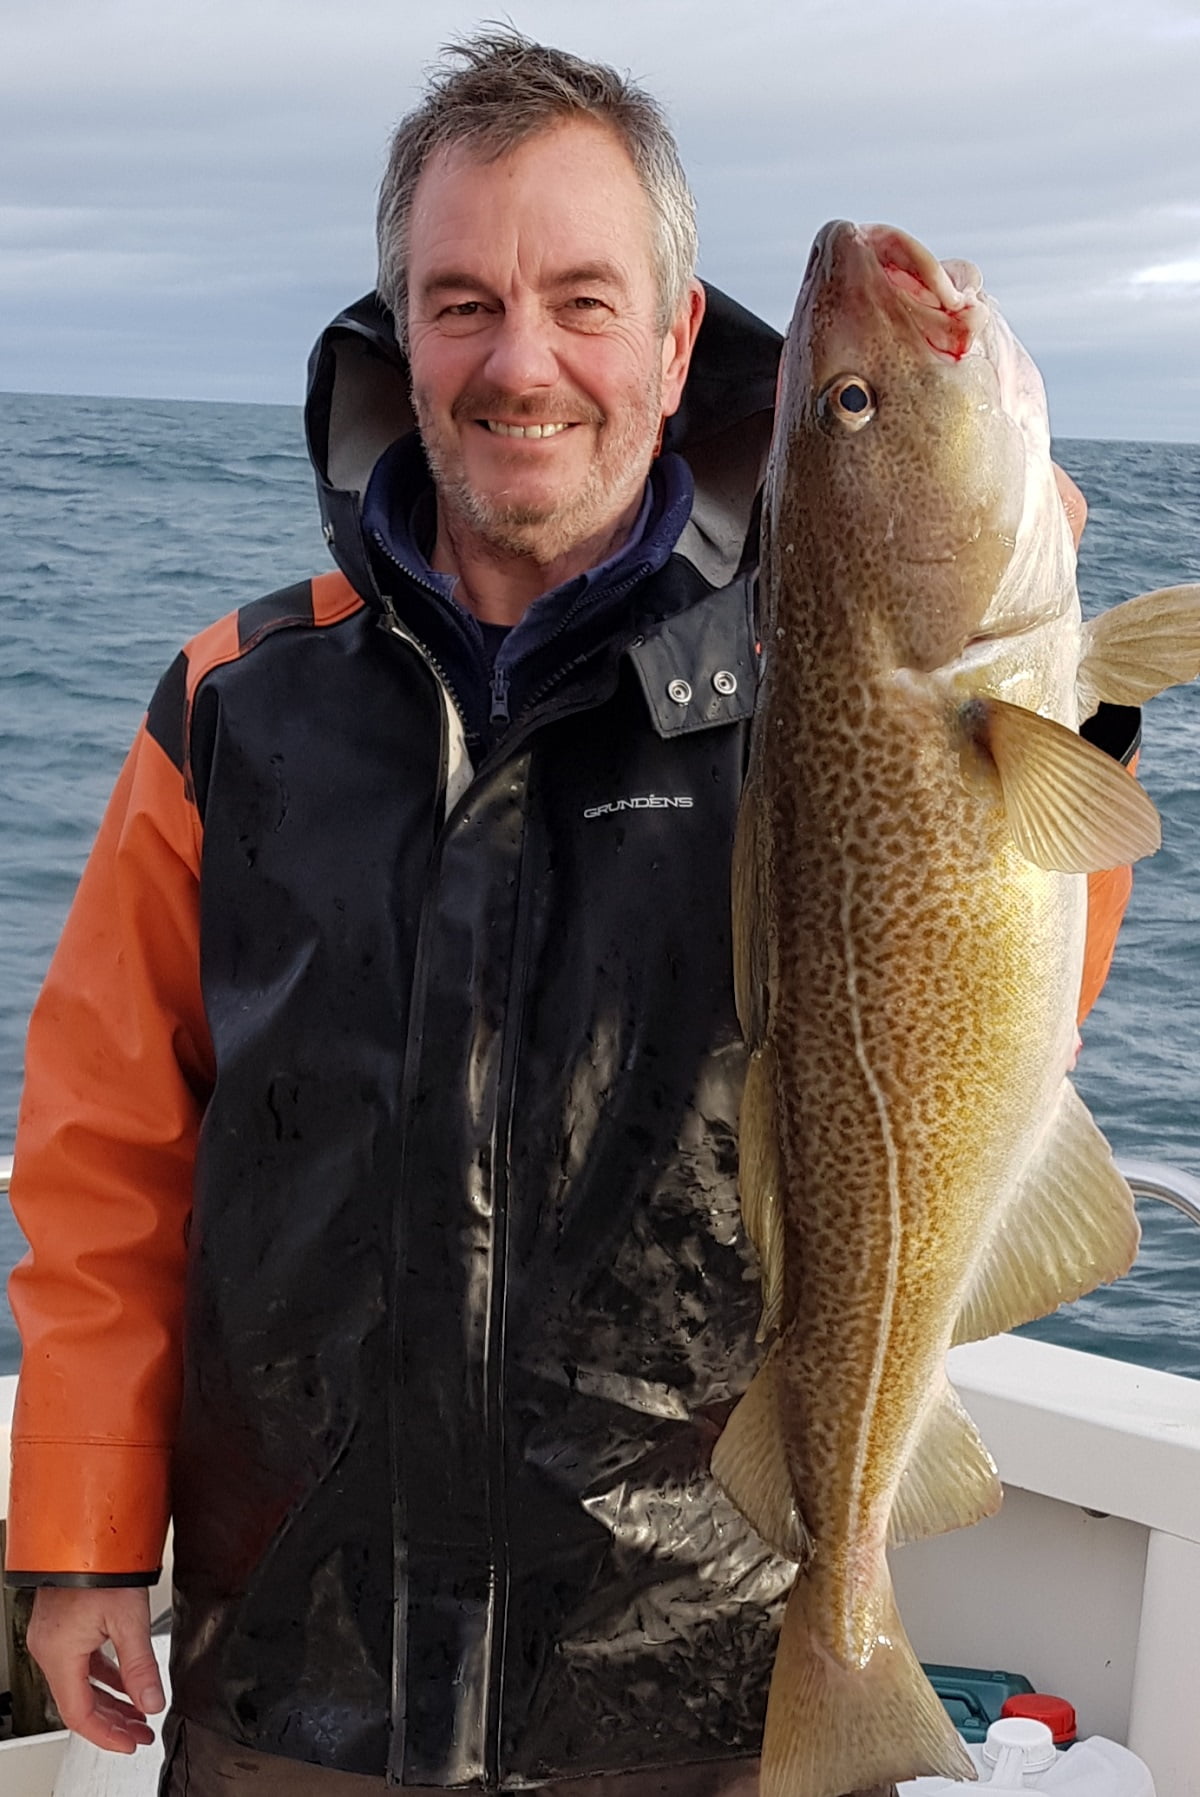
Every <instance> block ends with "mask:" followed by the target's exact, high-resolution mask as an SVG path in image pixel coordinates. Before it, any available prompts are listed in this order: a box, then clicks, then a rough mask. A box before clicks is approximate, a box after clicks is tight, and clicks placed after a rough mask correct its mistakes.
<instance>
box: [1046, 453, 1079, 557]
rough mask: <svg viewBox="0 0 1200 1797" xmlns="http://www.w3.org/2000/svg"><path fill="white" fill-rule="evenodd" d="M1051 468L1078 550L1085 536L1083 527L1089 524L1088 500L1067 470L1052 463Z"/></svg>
mask: <svg viewBox="0 0 1200 1797" xmlns="http://www.w3.org/2000/svg"><path fill="white" fill-rule="evenodd" d="M1050 466H1051V467H1052V468H1053V470H1054V484H1055V486H1056V487H1057V488H1058V496H1059V498H1060V499H1061V500H1062V502H1063V511H1064V512H1065V513H1066V514H1067V524H1068V525H1069V527H1070V531H1071V535H1072V537H1073V538H1074V541H1075V547H1076V549H1078V547H1079V539H1080V537H1081V536H1082V535H1083V527H1084V525H1085V524H1086V523H1087V500H1086V499H1085V498H1084V497H1083V494H1082V493H1081V492H1080V491H1079V488H1078V487H1077V486H1076V485H1075V482H1074V481H1073V480H1072V479H1071V476H1070V475H1069V474H1068V473H1067V471H1066V469H1065V468H1060V467H1059V465H1058V463H1057V462H1051V464H1050Z"/></svg>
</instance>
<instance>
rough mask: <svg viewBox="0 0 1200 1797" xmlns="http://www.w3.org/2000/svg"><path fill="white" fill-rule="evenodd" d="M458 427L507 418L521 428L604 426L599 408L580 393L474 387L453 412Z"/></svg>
mask: <svg viewBox="0 0 1200 1797" xmlns="http://www.w3.org/2000/svg"><path fill="white" fill-rule="evenodd" d="M450 416H451V417H452V418H453V419H454V421H455V423H456V424H462V423H470V422H471V421H472V420H473V419H476V418H504V419H507V420H508V421H509V422H511V423H519V424H557V423H560V422H561V421H563V420H564V419H569V420H570V422H571V423H572V424H603V423H604V414H603V412H602V411H601V410H600V408H599V406H596V405H593V404H592V402H591V401H590V400H587V399H584V398H582V397H581V395H579V394H578V393H570V392H563V393H529V394H525V395H521V396H518V395H515V394H512V393H503V392H501V391H500V389H499V388H497V387H471V388H469V389H468V390H467V392H465V393H460V394H459V396H458V398H457V399H456V400H455V401H454V404H453V405H452V406H451V408H450Z"/></svg>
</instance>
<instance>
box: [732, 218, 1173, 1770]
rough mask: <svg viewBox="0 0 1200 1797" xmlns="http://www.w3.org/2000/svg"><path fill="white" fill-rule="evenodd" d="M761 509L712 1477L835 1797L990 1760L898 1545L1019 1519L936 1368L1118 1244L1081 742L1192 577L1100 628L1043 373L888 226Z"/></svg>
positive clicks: (798, 318)
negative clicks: (1061, 490) (770, 1585)
mask: <svg viewBox="0 0 1200 1797" xmlns="http://www.w3.org/2000/svg"><path fill="white" fill-rule="evenodd" d="M764 530H765V540H764V553H763V563H762V599H761V613H760V629H761V637H762V647H763V652H764V673H763V683H762V688H761V692H760V698H759V705H758V710H757V713H756V718H755V724H754V733H753V747H752V755H751V766H750V772H749V778H748V784H747V787H746V793H745V798H744V801H743V808H742V811H741V814H740V817H739V823H738V841H737V846H736V853H735V867H734V890H735V897H734V905H735V942H736V955H737V965H736V980H737V997H738V1010H739V1015H740V1018H741V1022H742V1027H743V1029H744V1031H745V1034H746V1038H747V1041H748V1043H749V1046H750V1048H751V1050H752V1054H751V1065H750V1073H749V1078H748V1082H747V1087H746V1095H745V1100H744V1105H743V1110H742V1121H741V1156H742V1207H743V1213H744V1216H745V1221H746V1225H747V1228H748V1230H749V1233H750V1235H751V1237H752V1238H753V1240H754V1242H755V1244H756V1246H757V1248H758V1251H759V1255H760V1259H761V1263H762V1279H763V1324H762V1339H763V1340H764V1343H765V1344H767V1345H766V1352H765V1358H764V1362H763V1364H762V1366H761V1368H760V1370H759V1372H758V1374H757V1376H756V1377H755V1379H754V1381H753V1383H752V1384H751V1386H750V1388H749V1390H748V1391H747V1393H746V1394H745V1396H744V1397H743V1399H742V1400H741V1402H740V1404H739V1405H738V1407H737V1409H736V1410H735V1411H734V1413H733V1415H732V1416H731V1418H730V1420H729V1423H728V1425H727V1427H726V1429H725V1431H724V1433H723V1435H722V1437H721V1439H720V1440H719V1442H718V1444H717V1447H716V1450H715V1453H714V1458H713V1469H714V1472H715V1473H716V1475H717V1477H718V1479H719V1480H720V1482H721V1483H722V1484H723V1486H724V1487H725V1489H726V1491H727V1492H728V1493H729V1495H730V1497H731V1498H732V1499H733V1501H734V1502H735V1503H736V1504H737V1505H738V1507H739V1508H740V1509H741V1510H742V1511H743V1513H744V1514H745V1515H746V1516H747V1518H748V1519H749V1520H750V1521H751V1522H752V1523H753V1525H754V1526H755V1528H756V1529H757V1530H758V1531H759V1533H760V1534H761V1535H762V1536H763V1537H764V1539H765V1540H766V1541H768V1542H769V1543H771V1544H772V1545H773V1546H774V1547H776V1548H777V1549H778V1550H779V1551H780V1552H782V1553H783V1554H785V1555H787V1556H789V1557H790V1558H792V1559H794V1560H796V1561H797V1562H798V1574H797V1580H796V1584H795V1587H794V1590H793V1592H792V1595H791V1597H790V1599H789V1601H788V1605H787V1610H786V1615H785V1619H784V1623H783V1631H782V1635H781V1639H780V1645H779V1650H778V1656H777V1659H776V1664H775V1671H774V1677H773V1681H772V1685H771V1693H770V1700H769V1705H768V1712H767V1723H766V1732H765V1738H764V1743H763V1771H762V1780H763V1794H764V1797H842V1794H843V1793H846V1792H851V1791H854V1790H857V1789H859V1788H860V1787H865V1786H870V1785H874V1784H876V1783H879V1782H886V1781H888V1780H891V1779H896V1780H900V1779H904V1778H910V1777H915V1776H917V1775H922V1774H930V1775H932V1774H938V1775H941V1776H943V1777H952V1778H972V1777H974V1772H973V1770H972V1767H971V1762H970V1760H969V1759H968V1757H967V1755H966V1753H965V1752H964V1750H963V1748H962V1745H961V1743H960V1741H959V1739H958V1737H957V1735H956V1734H955V1732H954V1730H953V1728H952V1726H951V1724H950V1722H949V1720H948V1718H947V1716H946V1713H945V1711H944V1709H943V1708H942V1705H941V1704H940V1702H939V1701H938V1698H937V1696H936V1694H935V1693H934V1691H933V1690H932V1688H931V1687H930V1685H929V1683H928V1682H927V1680H926V1679H925V1676H924V1674H923V1673H922V1671H921V1669H920V1666H919V1664H918V1662H917V1660H916V1657H915V1655H914V1653H913V1651H912V1648H911V1647H910V1645H909V1642H908V1640H907V1638H906V1636H905V1633H904V1628H903V1626H902V1624H901V1621H900V1618H899V1616H898V1614H897V1611H896V1606H895V1600H894V1597H893V1592H892V1586H891V1580H890V1576H889V1571H888V1564H887V1553H886V1550H887V1547H888V1546H889V1545H892V1544H897V1543H900V1542H904V1541H909V1540H914V1539H919V1538H921V1537H924V1536H928V1535H933V1534H936V1533H938V1532H939V1531H941V1530H945V1529H951V1528H955V1527H958V1526H959V1525H961V1524H965V1523H970V1522H974V1521H976V1520H977V1519H979V1518H980V1517H982V1516H985V1515H987V1514H988V1513H989V1512H991V1511H994V1510H995V1509H996V1507H997V1505H998V1504H999V1502H1000V1495H1001V1494H1000V1486H999V1482H998V1480H997V1476H996V1469H995V1466H994V1464H993V1462H992V1460H991V1458H990V1457H989V1455H988V1452H987V1449H986V1448H985V1446H984V1444H983V1442H982V1441H981V1440H980V1438H979V1436H978V1434H977V1433H976V1430H975V1428H974V1426H973V1425H972V1423H971V1421H970V1419H969V1417H968V1416H967V1415H966V1413H965V1411H964V1410H963V1408H962V1407H961V1405H960V1404H959V1402H958V1400H957V1398H956V1397H955V1394H954V1392H953V1391H952V1389H951V1387H950V1385H949V1384H948V1383H947V1379H946V1373H945V1364H944V1363H945V1355H946V1350H947V1349H948V1348H949V1347H950V1346H951V1344H952V1343H954V1342H961V1341H969V1340H973V1339H976V1338H979V1337H982V1336H986V1335H991V1334H993V1333H996V1332H998V1331H1000V1330H1004V1329H1008V1328H1010V1327H1012V1326H1014V1325H1015V1324H1018V1323H1022V1322H1026V1321H1028V1320H1029V1319H1031V1318H1033V1317H1036V1316H1040V1315H1043V1314H1045V1313H1046V1312H1047V1311H1049V1310H1051V1309H1053V1308H1054V1307H1055V1306H1056V1305H1057V1304H1059V1303H1061V1302H1062V1301H1063V1300H1065V1299H1070V1298H1074V1297H1077V1296H1078V1295H1079V1294H1080V1293H1083V1292H1086V1291H1089V1290H1091V1289H1092V1288H1093V1287H1094V1286H1096V1285H1097V1284H1099V1283H1101V1282H1102V1281H1105V1280H1110V1279H1113V1278H1115V1277H1117V1275H1119V1274H1120V1273H1122V1272H1124V1271H1125V1270H1126V1269H1127V1268H1128V1267H1129V1265H1130V1263H1131V1261H1132V1259H1133V1256H1134V1253H1135V1251H1136V1246H1137V1238H1138V1230H1137V1223H1136V1220H1135V1216H1134V1209H1133V1203H1132V1199H1131V1196H1130V1193H1129V1190H1128V1188H1127V1186H1126V1185H1125V1182H1124V1181H1123V1180H1122V1178H1121V1177H1120V1175H1119V1173H1118V1172H1117V1169H1116V1167H1115V1165H1114V1163H1113V1159H1112V1155H1111V1153H1110V1151H1109V1148H1108V1146H1107V1144H1106V1142H1105V1141H1104V1138H1103V1137H1102V1135H1101V1134H1100V1132H1099V1130H1098V1129H1097V1127H1096V1125H1095V1123H1094V1122H1093V1121H1092V1118H1091V1116H1090V1115H1089V1113H1088V1111H1087V1110H1086V1108H1085V1107H1084V1105H1083V1103H1082V1102H1081V1100H1080V1099H1079V1098H1078V1097H1077V1096H1076V1094H1075V1092H1074V1090H1073V1088H1072V1086H1071V1084H1070V1082H1069V1080H1068V1078H1067V1072H1068V1068H1069V1066H1070V1065H1071V1062H1072V1058H1073V1051H1074V1044H1075V1013H1076V1006H1077V1002H1078V997H1079V990H1080V974H1081V966H1082V957H1083V946H1084V931H1085V923H1086V902H1087V900H1086V880H1085V878H1084V876H1085V874H1086V873H1088V872H1089V871H1090V870H1093V869H1100V868H1108V867H1113V866H1117V865H1120V864H1123V863H1125V862H1128V861H1131V860H1135V859H1137V858H1138V857H1139V856H1142V855H1145V854H1148V853H1150V852H1152V851H1153V850H1154V849H1155V848H1156V847H1157V846H1158V842H1159V823H1158V817H1157V814H1156V812H1155V810H1154V807H1153V805H1152V804H1151V802H1150V800H1149V798H1148V797H1147V796H1146V794H1145V793H1144V791H1143V790H1142V788H1141V787H1140V786H1139V785H1138V784H1137V782H1136V781H1135V780H1134V778H1133V777H1132V776H1131V775H1130V774H1129V773H1128V772H1127V771H1126V770H1125V769H1123V768H1122V767H1120V766H1119V765H1118V764H1117V763H1116V762H1115V761H1113V760H1111V759H1110V758H1109V757H1108V756H1106V755H1104V754H1103V753H1102V752H1101V751H1100V750H1098V749H1096V748H1094V747H1092V746H1091V745H1090V744H1089V743H1087V742H1086V741H1085V740H1084V739H1083V738H1082V737H1080V735H1079V734H1078V724H1079V722H1080V720H1081V718H1083V717H1085V716H1087V715H1088V714H1089V713H1090V712H1092V711H1094V710H1095V708H1096V706H1097V704H1098V703H1099V702H1100V701H1101V700H1110V701H1116V702H1118V703H1121V704H1139V703H1141V701H1143V700H1144V699H1147V698H1149V697H1150V696H1152V695H1153V694H1154V693H1157V692H1159V691H1161V690H1162V688H1164V687H1165V686H1168V685H1171V684H1173V683H1175V682H1178V681H1182V680H1189V679H1192V678H1193V677H1194V676H1195V675H1196V674H1197V673H1198V672H1200V587H1192V588H1174V589H1171V590H1169V591H1165V592H1160V593H1151V594H1146V595H1144V596H1143V597H1142V598H1140V599H1135V600H1132V601H1130V602H1129V603H1128V604H1125V605H1121V606H1118V607H1116V608H1114V609H1113V610H1112V611H1110V612H1108V613H1107V614H1105V615H1104V616H1102V617H1101V618H1099V619H1098V620H1096V621H1094V622H1092V623H1090V624H1088V625H1082V624H1081V620H1080V610H1079V601H1078V597H1077V594H1076V588H1075V554H1074V549H1073V545H1072V541H1071V537H1070V533H1069V530H1068V528H1067V523H1066V519H1065V515H1064V511H1063V506H1062V504H1061V502H1060V498H1059V494H1058V491H1057V489H1056V484H1055V479H1054V473H1053V469H1052V465H1051V460H1050V440H1049V428H1048V424H1047V416H1046V406H1045V398H1044V394H1043V390H1042V384H1041V380H1040V378H1039V376H1038V373H1037V370H1036V369H1035V368H1034V366H1033V363H1032V362H1031V361H1030V359H1029V357H1028V356H1027V355H1026V354H1025V352H1024V351H1023V350H1022V348H1021V346H1020V345H1019V344H1018V343H1017V341H1016V340H1015V338H1014V337H1013V335H1012V333H1011V332H1010V330H1009V329H1008V327H1007V326H1006V325H1005V323H1004V320H1003V319H1002V318H1001V317H1000V315H999V313H998V312H997V311H996V309H995V307H994V306H993V305H992V303H991V301H990V300H989V299H988V298H987V297H986V295H985V294H984V293H983V291H982V290H981V280H980V276H979V272H978V270H977V269H975V268H974V267H972V266H971V265H970V264H968V263H963V262H947V263H944V264H943V263H939V262H937V261H936V260H935V259H934V258H933V257H932V256H931V255H930V254H929V253H928V251H926V250H925V249H924V248H922V246H921V245H920V244H918V243H916V242H915V241H914V240H913V239H912V238H910V237H907V236H906V235H904V234H903V233H902V232H899V231H895V230H892V229H890V228H887V227H883V226H869V227H864V228H857V227H855V226H853V225H849V224H845V223H837V224H832V225H829V226H827V227H826V228H825V230H824V231H823V232H822V233H821V235H820V237H819V238H818V240H817V242H816V245H815V246H814V249H813V253H812V258H811V261H810V263H809V270H808V273H807V275H806V278H805V282H804V285H803V287H802V289H801V292H800V296H799V299H798V301H797V305H796V312H795V316H794V318H793V321H792V326H791V330H790V333H789V337H788V341H787V345H786V349H785V353H784V361H783V368H782V373H781V384H780V403H779V413H778V422H777V426H776V436H775V442H774V446H773V450H772V458H771V466H770V471H769V474H768V483H767V505H766V513H765V524H764Z"/></svg>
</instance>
